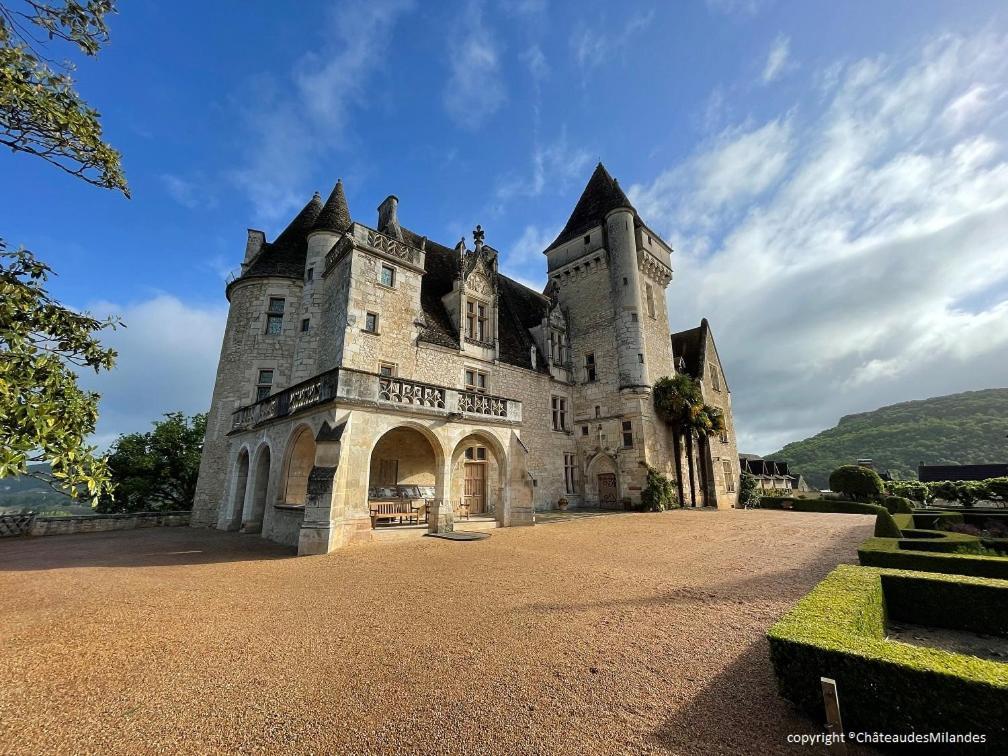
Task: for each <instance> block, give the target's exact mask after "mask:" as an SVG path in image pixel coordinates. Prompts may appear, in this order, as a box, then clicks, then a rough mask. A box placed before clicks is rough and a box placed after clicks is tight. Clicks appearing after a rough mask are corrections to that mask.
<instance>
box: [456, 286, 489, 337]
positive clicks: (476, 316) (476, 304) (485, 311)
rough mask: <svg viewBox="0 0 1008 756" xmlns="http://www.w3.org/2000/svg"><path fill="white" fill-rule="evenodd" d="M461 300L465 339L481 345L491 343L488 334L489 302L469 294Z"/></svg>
mask: <svg viewBox="0 0 1008 756" xmlns="http://www.w3.org/2000/svg"><path fill="white" fill-rule="evenodd" d="M463 300H464V301H463V303H462V322H463V331H464V335H465V337H466V338H468V339H473V340H474V341H479V342H480V343H483V344H487V343H489V342H491V341H493V335H492V334H491V333H490V312H491V309H492V308H491V305H490V302H488V301H487V300H485V299H480V298H479V297H474V296H472V295H470V294H466V295H465V297H464V298H463ZM470 308H471V309H470Z"/></svg>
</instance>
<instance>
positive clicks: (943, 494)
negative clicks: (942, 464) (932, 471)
mask: <svg viewBox="0 0 1008 756" xmlns="http://www.w3.org/2000/svg"><path fill="white" fill-rule="evenodd" d="M925 485H926V486H927V487H928V491H929V492H930V494H931V499H932V501H933V500H934V499H944V500H945V501H959V491H958V489H957V488H956V484H955V482H954V481H951V480H939V481H935V482H933V483H926V484H925Z"/></svg>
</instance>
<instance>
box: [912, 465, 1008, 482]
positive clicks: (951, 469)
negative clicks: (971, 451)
mask: <svg viewBox="0 0 1008 756" xmlns="http://www.w3.org/2000/svg"><path fill="white" fill-rule="evenodd" d="M1004 477H1008V465H925V464H924V463H921V464H919V465H917V480H919V481H920V482H921V483H935V482H938V481H942V480H987V479H988V478H1004Z"/></svg>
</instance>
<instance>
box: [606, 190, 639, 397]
mask: <svg viewBox="0 0 1008 756" xmlns="http://www.w3.org/2000/svg"><path fill="white" fill-rule="evenodd" d="M634 220H635V213H634V210H633V208H630V207H617V208H614V209H612V210H610V211H609V212H608V213H607V214H606V216H605V231H606V236H607V238H608V247H609V271H610V280H611V282H612V301H613V308H614V313H613V316H614V323H615V326H616V358H617V366H618V370H619V373H618V374H619V388H620V391H623V390H626V389H631V390H639V389H646V388H648V386H650V382H649V381H648V375H647V361H646V360H645V357H644V324H643V323H642V322H641V313H642V306H641V288H642V287H641V280H640V270H639V268H638V266H637V232H636V229H635V227H634Z"/></svg>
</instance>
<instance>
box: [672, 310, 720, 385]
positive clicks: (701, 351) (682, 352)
mask: <svg viewBox="0 0 1008 756" xmlns="http://www.w3.org/2000/svg"><path fill="white" fill-rule="evenodd" d="M709 335H710V323H708V322H707V318H701V320H700V325H699V326H697V327H696V328H689V329H687V330H685V331H679V332H678V333H673V334H671V336H670V338H671V339H672V356H673V358H674V359H675V363H674V364H675V365H676V367H678V366H679V358H680V357H682V358H683V361H684V362H685V363H686V373H688V374H689V375H691V376H693V377H694V378H696V379H697V380H700V381H703V380H704V379H705V376H706V373H705V372H704V368H705V366H706V365H707V337H708V336H709ZM711 344H712V345H713V346H714V355H715V360H716V361H717V363H718V365H719V366H721V358H720V357H718V356H717V345H716V344H714V337H713V336H711ZM720 372H721V384H722V385H723V386H724V387H725V390H726V391H731V388H730V387H729V386H728V378H727V377H725V374H724V367H723V366H721V371H720Z"/></svg>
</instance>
